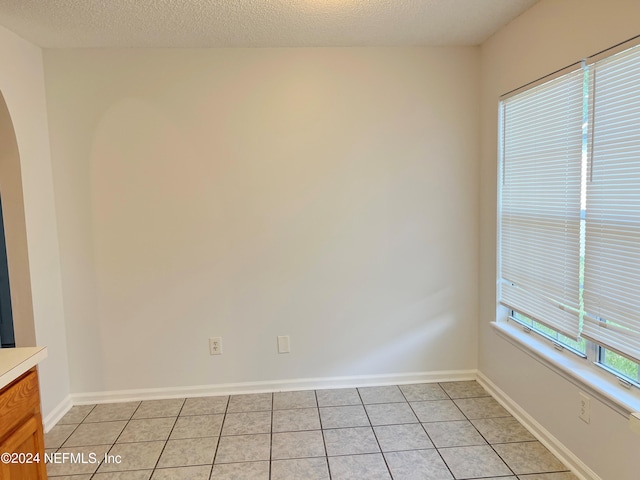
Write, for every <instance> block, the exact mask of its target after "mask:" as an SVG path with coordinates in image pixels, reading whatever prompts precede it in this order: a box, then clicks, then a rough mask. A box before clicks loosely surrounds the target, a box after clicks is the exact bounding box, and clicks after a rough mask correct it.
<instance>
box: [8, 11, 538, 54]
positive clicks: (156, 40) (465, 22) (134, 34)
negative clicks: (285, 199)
mask: <svg viewBox="0 0 640 480" xmlns="http://www.w3.org/2000/svg"><path fill="white" fill-rule="evenodd" d="M535 2H536V0H0V24H2V25H4V26H5V27H7V28H8V29H10V30H12V31H14V32H16V33H17V34H18V35H20V36H22V37H24V38H26V39H27V40H30V41H32V42H33V43H35V44H37V45H40V46H42V47H50V48H73V47H298V46H300V47H307V46H396V45H478V44H480V43H482V42H483V41H484V40H485V39H486V38H488V37H489V36H490V35H491V34H492V33H493V32H495V31H496V30H497V29H499V28H500V27H502V26H503V25H505V24H506V23H508V22H509V21H510V20H512V19H514V18H515V17H517V16H518V15H519V14H521V13H522V12H523V11H525V10H526V9H527V8H529V7H530V6H531V5H533V4H534V3H535Z"/></svg>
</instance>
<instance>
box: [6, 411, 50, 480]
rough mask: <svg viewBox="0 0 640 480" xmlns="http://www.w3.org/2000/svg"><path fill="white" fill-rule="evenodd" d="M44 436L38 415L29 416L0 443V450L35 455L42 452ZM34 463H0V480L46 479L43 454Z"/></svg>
mask: <svg viewBox="0 0 640 480" xmlns="http://www.w3.org/2000/svg"><path fill="white" fill-rule="evenodd" d="M43 446H44V438H43V433H42V428H41V426H40V415H37V416H33V417H31V418H29V419H28V420H27V421H26V422H24V423H23V424H22V426H21V427H20V428H18V429H17V430H16V431H15V432H14V433H13V434H11V435H10V436H9V437H7V438H6V439H5V440H4V442H2V443H1V444H0V452H8V453H18V454H20V453H25V454H28V455H35V454H36V453H38V452H43V451H44V450H43ZM39 460H40V461H39V462H37V463H36V462H34V463H0V480H46V478H47V469H46V465H45V463H44V458H43V454H42V453H40V459H39Z"/></svg>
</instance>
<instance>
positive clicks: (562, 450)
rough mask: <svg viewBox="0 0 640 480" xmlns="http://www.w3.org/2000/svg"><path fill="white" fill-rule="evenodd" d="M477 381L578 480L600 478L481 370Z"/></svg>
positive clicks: (597, 479)
mask: <svg viewBox="0 0 640 480" xmlns="http://www.w3.org/2000/svg"><path fill="white" fill-rule="evenodd" d="M477 380H478V382H479V383H480V385H482V386H483V387H484V388H485V390H487V391H488V392H489V393H490V394H491V395H492V396H493V397H494V398H495V399H496V400H497V401H498V402H499V403H500V404H501V405H502V406H503V407H504V408H506V409H507V411H508V412H509V413H510V414H511V415H513V416H514V417H515V418H516V419H517V420H518V421H519V422H520V423H521V424H522V425H524V427H525V428H526V429H527V430H529V431H530V432H531V434H532V435H533V436H534V437H536V438H537V439H538V441H540V443H542V444H543V445H544V446H545V447H547V449H549V451H550V452H551V453H553V454H554V455H555V456H556V457H558V459H559V460H560V461H561V462H562V463H564V464H565V465H566V466H567V467H568V468H569V469H571V471H572V472H573V474H574V475H575V476H577V477H578V478H579V479H580V480H601V478H600V477H599V476H598V475H597V474H596V473H595V472H594V471H593V470H591V469H590V468H589V467H588V466H587V465H586V464H585V463H584V462H583V461H582V460H580V459H579V458H578V457H576V456H575V455H574V454H573V452H571V450H569V449H568V448H567V447H565V446H564V445H563V444H562V443H561V442H560V441H559V440H558V439H557V438H556V437H554V436H553V435H552V434H551V433H550V432H549V431H548V430H547V429H546V428H544V427H543V426H542V425H540V424H539V423H538V422H537V421H536V420H535V419H534V418H533V417H532V416H531V415H529V414H528V413H527V412H526V411H525V410H524V409H523V408H522V407H520V405H518V404H517V403H516V402H514V401H513V400H512V399H511V397H509V396H508V395H507V394H506V393H504V392H503V391H502V390H500V388H498V387H497V386H496V385H495V384H494V383H493V382H492V381H491V380H489V379H488V378H487V377H486V376H485V375H484V374H483V373H482V372H478V378H477Z"/></svg>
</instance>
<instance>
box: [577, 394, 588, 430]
mask: <svg viewBox="0 0 640 480" xmlns="http://www.w3.org/2000/svg"><path fill="white" fill-rule="evenodd" d="M578 417H579V418H580V419H581V420H582V421H583V422H584V423H589V422H591V399H590V398H589V397H587V396H586V395H585V394H584V393H582V392H580V403H579V405H578Z"/></svg>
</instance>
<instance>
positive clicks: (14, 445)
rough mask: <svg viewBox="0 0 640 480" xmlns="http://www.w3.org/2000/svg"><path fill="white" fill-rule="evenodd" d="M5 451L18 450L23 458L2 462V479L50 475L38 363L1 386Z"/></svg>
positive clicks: (0, 444) (0, 437) (0, 445)
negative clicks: (46, 455) (46, 460)
mask: <svg viewBox="0 0 640 480" xmlns="http://www.w3.org/2000/svg"><path fill="white" fill-rule="evenodd" d="M2 453H9V454H14V456H15V457H19V459H20V460H21V461H16V462H9V463H6V462H0V480H45V479H46V478H47V469H46V465H45V462H44V432H43V429H42V415H41V413H40V391H39V387H38V372H37V370H36V368H35V367H34V368H32V369H31V370H29V371H28V372H26V373H24V374H23V375H22V376H21V377H19V378H17V379H16V380H14V381H13V382H12V383H10V384H9V385H7V386H6V387H4V388H3V389H2V390H0V454H2ZM21 454H24V455H21ZM36 454H38V455H39V458H38V460H39V461H33V460H35V455H36ZM25 460H32V461H31V462H25Z"/></svg>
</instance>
